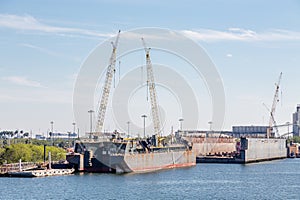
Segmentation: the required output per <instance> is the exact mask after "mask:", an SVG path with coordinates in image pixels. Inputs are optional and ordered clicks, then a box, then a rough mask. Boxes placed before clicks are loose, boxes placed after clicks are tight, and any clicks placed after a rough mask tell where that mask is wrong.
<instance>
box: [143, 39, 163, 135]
mask: <svg viewBox="0 0 300 200" xmlns="http://www.w3.org/2000/svg"><path fill="white" fill-rule="evenodd" d="M141 39H142V42H143V46H144V49H145V53H146V65H147V86H148V88H149V93H150V102H151V112H152V120H153V125H154V134H157V135H160V131H161V130H160V120H159V111H158V103H157V94H156V88H155V81H154V75H153V68H152V63H151V59H150V48H147V46H146V42H145V40H144V38H141Z"/></svg>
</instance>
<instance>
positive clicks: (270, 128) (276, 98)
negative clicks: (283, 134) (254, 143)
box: [267, 72, 282, 138]
mask: <svg viewBox="0 0 300 200" xmlns="http://www.w3.org/2000/svg"><path fill="white" fill-rule="evenodd" d="M281 77H282V72H280V75H279V78H278V82H277V83H276V84H275V86H276V89H275V94H274V98H273V104H272V107H271V110H270V120H269V128H268V130H267V138H269V137H274V136H275V135H279V132H278V127H277V125H276V121H275V118H274V115H275V110H276V106H277V103H278V102H279V98H278V93H279V85H280V81H281ZM272 127H274V128H275V133H274V134H273V133H272V130H273V128H272Z"/></svg>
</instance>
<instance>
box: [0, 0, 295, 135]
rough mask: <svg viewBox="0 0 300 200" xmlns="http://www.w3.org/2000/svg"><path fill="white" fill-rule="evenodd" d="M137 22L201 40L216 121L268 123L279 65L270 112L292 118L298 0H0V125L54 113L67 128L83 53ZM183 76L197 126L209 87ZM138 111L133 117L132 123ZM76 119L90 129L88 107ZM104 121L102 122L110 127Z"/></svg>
mask: <svg viewBox="0 0 300 200" xmlns="http://www.w3.org/2000/svg"><path fill="white" fill-rule="evenodd" d="M142 27H157V28H167V29H170V30H174V31H177V32H179V33H181V34H183V35H185V36H186V37H189V38H191V39H192V40H194V41H195V42H196V43H197V44H199V45H200V46H202V47H203V48H204V49H205V51H206V53H207V54H208V55H209V57H210V59H211V60H212V61H213V63H214V64H215V66H216V68H217V70H218V71H219V74H220V76H221V78H222V81H223V85H224V88H225V96H226V115H225V122H224V130H230V129H231V126H233V125H267V124H268V120H269V112H268V111H267V109H266V108H265V107H264V106H263V103H265V104H266V105H267V106H268V107H271V104H272V100H273V95H274V92H275V85H274V84H275V82H276V81H277V80H278V77H279V74H280V72H282V73H283V76H282V82H281V91H280V102H279V103H278V106H277V110H276V114H275V118H276V121H277V124H285V123H286V122H288V121H289V122H291V121H292V113H293V112H295V110H296V105H297V104H300V90H299V85H300V79H299V77H300V56H299V55H300V2H299V1H297V0H288V1H270V0H267V1H263V2H262V1H258V0H254V1H243V2H240V1H237V0H232V1H203V0H202V1H198V2H193V1H186V2H184V3H182V2H180V3H176V2H174V1H163V2H160V1H147V2H141V1H136V0H129V1H126V2H125V1H119V0H113V1H106V0H103V1H100V0H99V1H97V0H93V1H89V2H86V1H69V0H63V1H57V0H54V1H49V2H47V1H46V2H43V3H40V2H38V1H36V0H29V1H14V0H13V1H2V2H0V43H1V45H0V52H1V54H0V58H1V59H0V60H1V61H0V113H1V115H0V131H1V130H16V129H22V130H25V131H30V130H32V131H33V132H34V133H38V132H41V133H43V132H44V133H47V131H49V130H50V121H54V130H55V131H59V132H67V131H71V130H73V125H72V123H73V122H74V120H75V118H74V115H73V107H72V101H73V99H72V98H73V97H72V96H73V89H74V83H75V81H76V77H77V75H78V72H79V71H80V68H81V65H82V63H83V62H84V61H85V59H86V58H87V57H88V55H89V54H90V52H92V50H94V49H95V48H96V47H97V46H98V45H99V44H101V43H102V42H104V41H106V40H107V39H110V37H112V36H114V35H115V34H116V32H117V31H118V30H119V29H121V30H122V31H124V32H125V31H128V30H132V29H136V28H142ZM137 55H138V56H140V55H139V54H137ZM155 55H158V54H156V52H154V58H153V59H154V62H155ZM141 56H142V54H141ZM138 58H139V59H140V57H138ZM107 59H108V58H107ZM142 59H143V58H141V60H142ZM166 59H167V58H166ZM142 62H143V60H142V61H141V63H142ZM170 62H171V61H170ZM128 70H129V69H128ZM190 76H191V78H193V75H192V74H190ZM191 86H192V87H193V89H194V90H196V91H198V93H199V96H198V97H197V98H198V100H199V101H198V104H199V113H200V115H201V117H200V119H199V125H198V127H197V128H198V129H209V124H208V122H209V121H210V120H211V119H210V118H211V108H210V106H211V105H210V104H209V101H210V99H209V98H210V97H209V93H208V92H207V91H203V92H202V90H201V89H202V88H203V86H202V85H201V86H199V88H197V87H198V86H197V85H193V84H192V85H191ZM161 90H163V88H161ZM143 95H144V94H143V93H141V96H143ZM161 96H162V98H163V97H164V94H162V95H161ZM141 98H142V97H141ZM137 99H139V98H137ZM108 118H109V119H111V118H112V116H108ZM139 118H140V117H138V118H137V119H135V117H133V119H132V120H133V121H134V122H135V123H136V125H137V126H140V128H141V127H142V125H143V124H142V119H139ZM85 120H86V121H85V122H84V123H85V125H84V127H80V129H81V130H80V134H81V135H82V134H83V133H84V132H87V131H89V115H88V112H87V111H86V118H85ZM139 120H140V121H139ZM108 121H109V120H108ZM168 123H169V124H171V125H172V126H173V128H174V130H177V129H178V128H179V125H180V124H179V121H178V120H173V121H170V122H168ZM78 124H79V122H78ZM186 124H187V123H185V121H184V122H183V127H184V128H186V129H189V127H186V126H185V125H186ZM113 126H114V125H113V124H107V123H106V124H105V127H107V129H110V131H112V130H114V127H113ZM170 128H171V127H166V130H165V132H168V131H169V130H170Z"/></svg>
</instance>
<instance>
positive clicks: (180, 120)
mask: <svg viewBox="0 0 300 200" xmlns="http://www.w3.org/2000/svg"><path fill="white" fill-rule="evenodd" d="M178 121H179V122H180V131H182V122H183V121H184V119H183V118H180V119H179V120H178Z"/></svg>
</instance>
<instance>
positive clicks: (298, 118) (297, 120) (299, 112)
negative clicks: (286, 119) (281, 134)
mask: <svg viewBox="0 0 300 200" xmlns="http://www.w3.org/2000/svg"><path fill="white" fill-rule="evenodd" d="M299 125H300V104H298V105H297V108H296V112H295V113H293V135H294V136H300V134H299V132H300V127H299Z"/></svg>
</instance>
